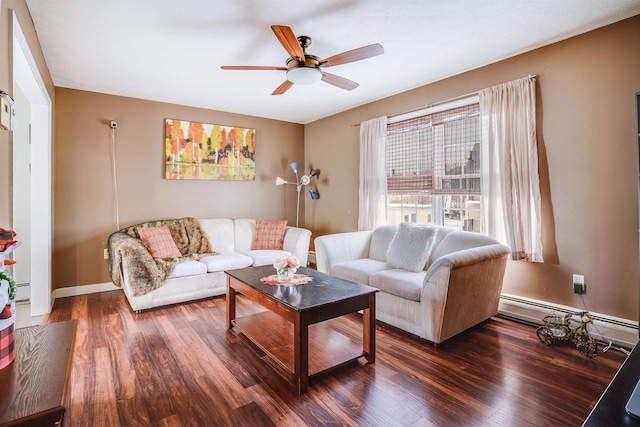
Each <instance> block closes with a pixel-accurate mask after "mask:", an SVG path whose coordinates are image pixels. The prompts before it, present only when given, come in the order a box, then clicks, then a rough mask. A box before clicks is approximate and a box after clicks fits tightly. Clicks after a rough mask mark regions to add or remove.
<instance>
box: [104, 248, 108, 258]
mask: <svg viewBox="0 0 640 427" xmlns="http://www.w3.org/2000/svg"><path fill="white" fill-rule="evenodd" d="M103 256H104V259H109V249H106V248H105V250H104V255H103Z"/></svg>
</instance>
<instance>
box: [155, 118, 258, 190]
mask: <svg viewBox="0 0 640 427" xmlns="http://www.w3.org/2000/svg"><path fill="white" fill-rule="evenodd" d="M255 153H256V131H255V129H245V128H239V127H233V126H221V125H211V124H207V123H198V122H188V121H184V120H174V119H166V120H165V178H166V179H216V180H230V181H254V180H255V177H256V162H255Z"/></svg>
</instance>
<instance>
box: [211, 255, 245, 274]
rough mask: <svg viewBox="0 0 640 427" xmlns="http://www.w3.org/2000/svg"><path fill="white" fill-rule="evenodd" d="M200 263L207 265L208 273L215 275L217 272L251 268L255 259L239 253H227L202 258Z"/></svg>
mask: <svg viewBox="0 0 640 427" xmlns="http://www.w3.org/2000/svg"><path fill="white" fill-rule="evenodd" d="M200 262H202V263H204V264H206V266H207V272H208V273H214V272H216V271H224V270H237V269H238V268H245V267H250V266H251V264H253V259H251V257H248V256H246V255H242V254H239V253H237V252H227V253H224V254H220V255H212V256H207V257H204V258H201V259H200Z"/></svg>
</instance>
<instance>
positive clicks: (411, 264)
mask: <svg viewBox="0 0 640 427" xmlns="http://www.w3.org/2000/svg"><path fill="white" fill-rule="evenodd" d="M437 232H438V230H437V228H436V227H433V226H430V225H417V224H409V223H406V222H403V223H401V224H400V226H399V227H398V230H397V231H396V233H395V235H394V236H393V239H392V240H391V243H390V244H389V250H388V251H387V262H388V263H389V264H391V265H392V266H394V267H396V268H401V269H405V270H409V271H412V272H414V273H418V272H420V271H422V270H424V267H425V264H426V263H427V260H428V259H429V256H430V255H431V249H432V248H433V244H434V242H435V240H436V234H437Z"/></svg>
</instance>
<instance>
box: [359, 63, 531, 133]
mask: <svg viewBox="0 0 640 427" xmlns="http://www.w3.org/2000/svg"><path fill="white" fill-rule="evenodd" d="M537 77H538V76H537V75H536V74H529V75H528V76H527V78H530V79H534V80H535V79H536V78H537ZM479 92H480V91H475V92H470V93H466V94H464V95H458V96H454V97H453V98H449V99H445V100H443V101H436V102H433V103H431V104H426V105H423V106H421V107H417V108H414V109H412V110H407V111H402V112H400V113H398V114H394V115H393V116H387V118H388V119H391V118H393V117H396V116H401V115H403V114H409V113H413V112H414V111H420V110H424V109H425V108H431V107H435V106H438V105H442V104H446V103H448V102H453V101H457V100H459V99H464V98H469V97H472V96H475V95H477V94H478V93H479ZM359 126H360V123H356V124H353V125H351V127H359Z"/></svg>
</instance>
